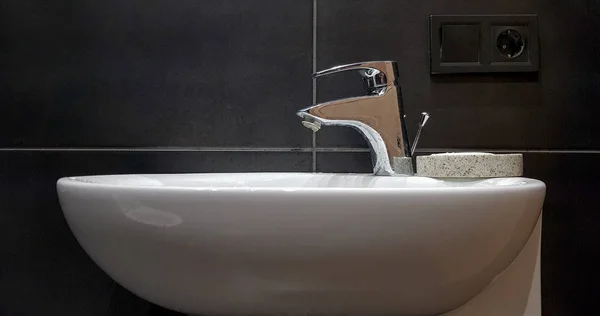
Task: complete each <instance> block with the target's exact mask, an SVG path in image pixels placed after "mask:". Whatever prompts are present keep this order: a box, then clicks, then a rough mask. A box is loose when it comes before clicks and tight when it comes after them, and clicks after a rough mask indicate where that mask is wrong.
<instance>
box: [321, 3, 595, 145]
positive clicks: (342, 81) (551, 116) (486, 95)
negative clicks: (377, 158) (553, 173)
mask: <svg viewBox="0 0 600 316" xmlns="http://www.w3.org/2000/svg"><path fill="white" fill-rule="evenodd" d="M317 9H318V11H317V12H318V16H317V48H318V51H317V68H318V69H322V68H326V67H330V66H332V65H336V64H343V63H348V62H355V61H362V60H397V61H398V62H399V66H400V77H399V81H400V83H401V85H402V88H403V96H404V101H405V108H406V114H407V115H408V119H409V122H408V125H409V134H411V135H412V134H414V130H415V128H416V123H417V122H418V120H419V118H418V117H419V114H420V112H422V111H429V112H430V114H431V115H432V118H431V120H430V122H429V123H428V126H427V127H426V128H425V132H424V133H423V135H422V138H421V146H423V147H434V148H519V149H525V148H555V149H556V148H559V149H560V148H563V149H564V148H570V149H573V148H579V149H583V148H600V137H594V136H595V135H599V134H600V122H599V121H598V118H599V117H600V107H598V106H596V104H597V103H598V100H599V99H600V79H599V78H600V77H599V70H598V69H600V61H599V59H598V58H597V54H596V53H594V52H598V50H600V19H598V14H599V13H600V3H599V2H597V1H567V2H565V1H537V0H506V1H478V0H460V1H440V0H422V1H406V0H405V1H397V0H373V1H360V0H340V1H318V7H317ZM508 13H510V14H517V13H536V14H539V22H540V27H539V28H540V44H541V46H540V47H541V48H540V49H541V70H540V72H539V75H535V74H534V75H468V76H439V77H431V76H430V74H429V55H428V16H429V15H430V14H508ZM357 82H358V83H357ZM317 92H318V96H319V100H320V101H324V100H329V99H333V98H337V97H340V96H348V95H355V94H357V93H361V92H362V89H361V85H360V78H359V76H358V75H354V76H352V75H350V74H349V75H346V76H339V77H337V78H327V79H323V80H319V81H318V86H317ZM318 144H319V146H323V147H330V146H340V147H347V146H350V147H356V146H365V142H364V141H363V140H362V138H361V137H360V136H359V135H358V134H357V133H354V132H352V131H347V130H345V129H343V128H329V129H323V130H322V132H319V134H318Z"/></svg>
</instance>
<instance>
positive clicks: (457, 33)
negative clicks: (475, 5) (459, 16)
mask: <svg viewBox="0 0 600 316" xmlns="http://www.w3.org/2000/svg"><path fill="white" fill-rule="evenodd" d="M480 29H481V28H480V26H479V25H478V24H462V25H461V24H443V25H442V27H441V32H442V34H441V43H440V58H441V61H442V62H443V63H469V62H479V47H480V44H479V34H480Z"/></svg>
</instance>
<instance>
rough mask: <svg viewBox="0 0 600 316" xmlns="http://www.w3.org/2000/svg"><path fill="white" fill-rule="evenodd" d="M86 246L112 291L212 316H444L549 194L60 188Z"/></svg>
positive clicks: (133, 183)
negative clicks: (303, 315) (290, 315)
mask: <svg viewBox="0 0 600 316" xmlns="http://www.w3.org/2000/svg"><path fill="white" fill-rule="evenodd" d="M58 193H59V196H60V201H61V205H62V207H63V211H64V214H65V217H66V218H67V221H68V223H69V225H70V227H71V229H72V231H73V233H74V234H75V236H76V237H77V239H78V241H79V242H80V244H81V245H82V246H83V247H84V249H85V250H86V251H87V253H88V254H89V255H90V256H91V257H92V258H93V260H94V261H95V262H96V263H97V264H98V265H99V266H100V267H101V268H102V269H104V271H106V272H107V273H108V274H109V275H110V276H111V277H112V278H113V279H114V280H115V281H117V282H118V283H120V284H121V285H123V286H124V287H126V288H128V289H129V290H131V291H132V292H134V293H136V294H137V295H139V296H141V297H143V298H145V299H147V300H149V301H152V302H154V303H157V304H160V305H163V306H165V307H168V308H172V309H175V310H178V311H182V312H186V313H194V314H205V315H211V314H216V315H250V314H265V315H266V314H274V313H308V312H310V313H312V314H319V315H320V314H322V315H333V314H344V315H361V316H364V315H381V314H395V315H405V314H406V315H438V314H440V313H443V312H446V311H449V310H451V309H454V308H456V307H458V306H460V305H462V304H464V303H465V302H466V301H468V300H469V299H471V298H472V297H473V296H475V295H477V294H478V293H479V292H481V291H482V290H483V289H484V288H485V287H486V286H487V285H488V284H490V282H491V281H492V280H493V279H494V277H496V276H497V275H498V274H500V273H501V272H502V271H503V270H504V269H505V268H506V267H508V266H509V265H510V263H511V262H512V261H513V260H514V259H515V257H516V256H517V255H518V254H519V252H520V251H521V249H522V248H523V246H524V245H525V243H526V241H527V240H528V238H529V236H530V235H531V232H532V230H533V229H534V226H535V225H536V223H537V220H538V218H539V216H540V212H541V208H542V203H543V200H544V194H545V186H544V184H543V183H542V182H540V181H537V180H532V179H526V178H503V179H486V180H462V181H442V180H436V179H431V178H423V177H377V176H373V175H352V174H308V173H305V174H303V173H241V174H179V175H175V174H173V175H115V176H90V177H72V178H63V179H60V180H59V181H58Z"/></svg>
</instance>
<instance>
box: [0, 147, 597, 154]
mask: <svg viewBox="0 0 600 316" xmlns="http://www.w3.org/2000/svg"><path fill="white" fill-rule="evenodd" d="M38 151H39V152H284V153H294V152H300V153H312V154H313V155H316V154H317V153H368V152H370V150H369V148H364V147H363V148H360V147H359V148H349V147H321V148H319V147H310V148H299V147H256V148H253V147H130V148H124V147H101V148H94V147H75V148H70V147H54V148H44V147H22V148H18V147H15V148H0V152H38ZM417 152H418V153H443V152H490V153H534V154H600V150H579V149H572V150H570V149H491V148H487V149H471V148H419V149H417Z"/></svg>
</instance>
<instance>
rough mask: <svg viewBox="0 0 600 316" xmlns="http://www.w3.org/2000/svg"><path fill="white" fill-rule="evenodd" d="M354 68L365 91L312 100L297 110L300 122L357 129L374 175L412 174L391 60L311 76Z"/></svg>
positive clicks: (350, 65) (396, 66)
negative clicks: (363, 142) (341, 97)
mask: <svg viewBox="0 0 600 316" xmlns="http://www.w3.org/2000/svg"><path fill="white" fill-rule="evenodd" d="M347 70H357V71H358V72H359V73H360V74H361V75H362V77H363V79H364V81H365V83H366V88H367V95H365V96H359V97H352V98H346V99H341V100H335V101H330V102H325V103H321V104H316V105H313V106H311V107H308V108H306V109H302V110H300V111H298V113H297V114H298V116H300V117H301V118H302V119H303V120H304V122H303V124H304V126H306V127H307V128H310V129H312V130H313V131H317V130H318V129H319V128H320V127H321V125H324V126H346V127H352V128H354V129H356V130H358V131H359V132H360V133H361V134H362V135H363V136H364V137H365V139H366V140H367V142H368V143H369V146H370V148H371V157H372V161H373V173H374V174H375V175H382V176H383V175H385V176H389V175H412V174H413V164H412V159H411V156H412V155H411V150H410V149H411V148H410V146H409V142H408V137H407V133H406V124H405V123H404V113H403V107H402V94H401V92H400V86H399V85H398V80H397V78H398V64H397V63H396V62H395V61H370V62H360V63H355V64H349V65H343V66H337V67H333V68H330V69H327V70H323V71H320V72H317V73H315V74H314V77H320V76H324V75H329V74H333V73H337V72H341V71H347Z"/></svg>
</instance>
